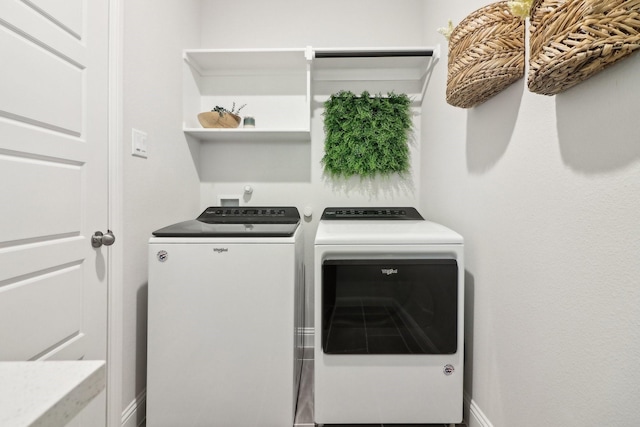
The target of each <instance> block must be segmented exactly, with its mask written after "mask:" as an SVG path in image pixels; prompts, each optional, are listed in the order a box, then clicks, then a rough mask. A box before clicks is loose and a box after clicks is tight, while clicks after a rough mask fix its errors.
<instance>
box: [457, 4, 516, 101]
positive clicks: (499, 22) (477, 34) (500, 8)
mask: <svg viewBox="0 0 640 427" xmlns="http://www.w3.org/2000/svg"><path fill="white" fill-rule="evenodd" d="M507 3H508V2H507V1H500V2H497V3H492V4H490V5H488V6H485V7H483V8H480V9H478V10H476V11H475V12H473V13H471V14H470V15H469V16H467V17H466V18H465V19H464V20H463V21H462V22H460V24H458V26H457V27H456V28H455V29H454V30H453V33H451V38H450V39H449V63H448V74H447V102H448V103H449V104H451V105H453V106H455V107H462V108H470V107H474V106H476V105H478V104H481V103H483V102H484V101H486V100H487V99H489V98H491V97H492V96H494V95H496V94H497V93H498V92H501V91H502V90H504V89H505V88H506V87H508V86H509V85H511V84H512V83H513V82H515V81H516V80H518V79H520V78H521V77H523V76H524V62H525V56H524V45H525V41H524V39H525V37H524V35H525V33H524V28H525V26H524V21H523V20H521V19H520V18H517V17H515V16H513V15H512V14H511V11H510V9H509V6H508V4H507Z"/></svg>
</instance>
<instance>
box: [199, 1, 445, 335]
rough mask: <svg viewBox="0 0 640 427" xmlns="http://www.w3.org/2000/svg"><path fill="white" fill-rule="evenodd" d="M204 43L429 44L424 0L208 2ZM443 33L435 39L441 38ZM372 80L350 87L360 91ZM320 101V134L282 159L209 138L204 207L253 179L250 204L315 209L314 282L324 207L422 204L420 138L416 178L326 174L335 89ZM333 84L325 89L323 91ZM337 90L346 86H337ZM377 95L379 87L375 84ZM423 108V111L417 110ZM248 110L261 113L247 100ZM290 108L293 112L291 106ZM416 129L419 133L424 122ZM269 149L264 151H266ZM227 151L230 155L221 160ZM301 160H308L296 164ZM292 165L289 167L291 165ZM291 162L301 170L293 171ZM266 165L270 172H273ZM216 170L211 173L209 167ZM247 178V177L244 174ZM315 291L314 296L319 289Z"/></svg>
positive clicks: (308, 228) (415, 149)
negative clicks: (230, 170)
mask: <svg viewBox="0 0 640 427" xmlns="http://www.w3.org/2000/svg"><path fill="white" fill-rule="evenodd" d="M202 5H203V8H202V15H201V23H202V40H201V47H202V48H304V47H305V46H313V47H388V46H421V45H422V34H423V27H422V25H423V17H422V8H423V5H424V1H422V0H410V1H409V0H407V1H402V2H389V1H378V0H376V1H370V0H357V1H354V0H350V1H343V0H327V1H322V2H319V1H309V0H306V1H299V0H273V1H268V2H265V1H261V0H248V1H243V2H242V3H241V4H239V5H238V7H237V8H236V9H235V10H234V11H233V12H230V11H229V8H228V5H229V3H228V2H225V1H220V0H203V2H202ZM434 39H435V38H434ZM366 87H367V86H366V85H365V86H360V87H353V88H350V89H351V90H353V91H354V92H355V93H357V94H359V93H360V92H361V90H363V89H364V88H366ZM314 89H316V90H315V92H316V96H315V97H314V99H313V105H312V110H313V111H312V119H311V121H312V122H311V129H312V140H311V144H309V143H290V145H291V148H290V150H289V151H287V147H284V148H282V147H281V146H280V145H278V146H277V147H276V146H274V149H277V150H281V151H280V152H282V153H283V155H282V157H283V158H282V161H281V162H272V161H269V162H265V161H264V157H263V155H262V154H260V155H257V154H256V153H255V152H251V151H250V150H246V151H243V149H244V147H246V146H248V144H246V145H245V146H244V147H240V148H234V147H229V146H228V145H224V144H216V143H214V144H211V143H208V144H205V145H203V149H202V152H201V168H202V170H203V172H202V173H203V177H204V179H203V180H202V181H203V182H202V185H201V206H200V208H201V209H204V208H206V207H207V206H211V205H215V204H217V203H218V196H220V195H234V194H239V195H242V194H243V188H244V186H245V185H246V184H250V185H252V186H253V188H254V192H253V194H252V196H251V199H250V200H249V201H248V203H250V204H252V205H294V206H297V207H298V208H299V210H300V211H301V212H302V211H303V209H304V208H305V207H307V206H309V207H311V208H312V209H313V219H312V220H311V221H307V222H304V228H305V243H306V248H305V253H306V268H307V283H308V284H309V286H311V285H310V283H311V280H312V277H313V262H312V254H313V239H314V236H315V230H316V227H317V222H318V220H319V218H320V215H321V214H322V210H323V209H324V208H325V207H327V206H360V205H362V206H370V205H378V206H381V205H391V206H399V205H407V206H415V205H417V198H418V187H419V176H420V163H419V158H420V154H419V150H420V144H419V142H416V143H415V144H413V145H412V147H411V149H412V158H411V168H412V171H411V174H410V176H409V178H408V179H406V180H401V179H397V178H395V177H392V178H389V179H376V180H372V181H367V180H365V181H360V179H359V178H356V179H352V180H349V181H346V182H345V181H340V182H335V181H332V180H330V179H328V178H325V177H324V176H323V172H322V166H321V164H320V160H321V158H322V156H323V154H324V131H323V117H322V101H323V100H326V98H327V95H329V94H330V93H334V92H328V93H323V94H318V93H317V92H319V91H320V88H319V87H317V86H316V87H314ZM328 89H331V88H330V87H323V88H322V91H323V92H325V91H326V90H328ZM334 89H335V92H337V91H338V90H339V89H337V88H334ZM369 91H370V92H371V93H377V90H376V89H369ZM415 112H416V114H419V109H418V110H417V111H415ZM243 114H254V115H256V123H257V124H258V125H259V124H260V116H259V115H258V114H256V113H254V112H252V111H251V105H247V107H246V108H245V110H243ZM283 114H286V112H283ZM415 127H416V132H417V135H419V128H420V122H419V120H417V122H416V124H415ZM261 153H263V152H261ZM220 156H221V158H222V160H221V159H220ZM292 158H295V161H296V162H299V163H300V164H301V166H299V165H298V166H296V165H291V164H290V162H291V159H292ZM227 159H232V160H231V161H238V159H241V160H242V161H238V163H237V164H234V167H235V168H236V173H234V176H233V178H229V177H220V176H218V177H217V179H214V178H211V179H210V178H208V176H213V175H216V174H215V170H212V169H211V165H212V164H216V163H218V164H220V163H221V162H225V161H228V160H227ZM283 165H284V166H283ZM283 168H295V170H293V169H292V170H290V171H289V172H287V171H283V170H282V169H283ZM269 169H273V171H271V172H270V171H269ZM265 170H266V172H265ZM207 171H208V172H207ZM241 178H244V179H241ZM307 295H313V292H312V288H308V289H307ZM306 317H307V326H308V327H311V326H313V320H312V319H313V309H312V307H308V309H307V316H306Z"/></svg>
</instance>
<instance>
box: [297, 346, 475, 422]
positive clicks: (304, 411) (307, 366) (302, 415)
mask: <svg viewBox="0 0 640 427" xmlns="http://www.w3.org/2000/svg"><path fill="white" fill-rule="evenodd" d="M387 425H388V426H390V427H391V426H393V427H402V426H401V425H400V424H387ZM293 426H294V427H315V424H314V422H313V352H312V351H308V352H305V358H304V362H303V365H302V380H301V382H300V392H299V394H298V408H297V411H296V418H295V421H294V424H293ZM331 427H349V425H348V424H344V425H343V424H332V425H331ZM353 427H384V424H371V425H369V424H367V425H363V424H358V425H357V426H353ZM407 427H409V426H407ZM410 427H449V425H448V424H411V425H410ZM456 427H465V425H464V424H458V425H457V426H456Z"/></svg>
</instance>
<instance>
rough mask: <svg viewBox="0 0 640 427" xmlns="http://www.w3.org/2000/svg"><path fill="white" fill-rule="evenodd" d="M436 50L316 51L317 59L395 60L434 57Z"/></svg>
mask: <svg viewBox="0 0 640 427" xmlns="http://www.w3.org/2000/svg"><path fill="white" fill-rule="evenodd" d="M433 53H434V49H420V50H352V51H345V50H325V51H318V50H316V51H315V57H316V58H318V59H319V58H393V57H416V56H419V57H421V56H433Z"/></svg>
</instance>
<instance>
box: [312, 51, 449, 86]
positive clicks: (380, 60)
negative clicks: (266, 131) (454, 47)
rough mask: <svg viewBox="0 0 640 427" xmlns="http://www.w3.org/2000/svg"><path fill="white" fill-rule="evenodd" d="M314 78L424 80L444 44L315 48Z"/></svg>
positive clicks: (319, 79) (325, 79)
mask: <svg viewBox="0 0 640 427" xmlns="http://www.w3.org/2000/svg"><path fill="white" fill-rule="evenodd" d="M313 52H314V57H315V59H314V61H313V79H314V80H318V81H332V80H347V81H348V80H367V81H370V80H378V81H385V80H394V81H420V80H422V79H423V78H424V76H425V74H426V73H427V70H428V69H429V68H430V67H431V65H432V64H433V63H434V62H435V61H437V60H438V59H439V58H440V46H435V47H430V46H422V47H393V48H348V49H334V48H315V49H314V50H313Z"/></svg>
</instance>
